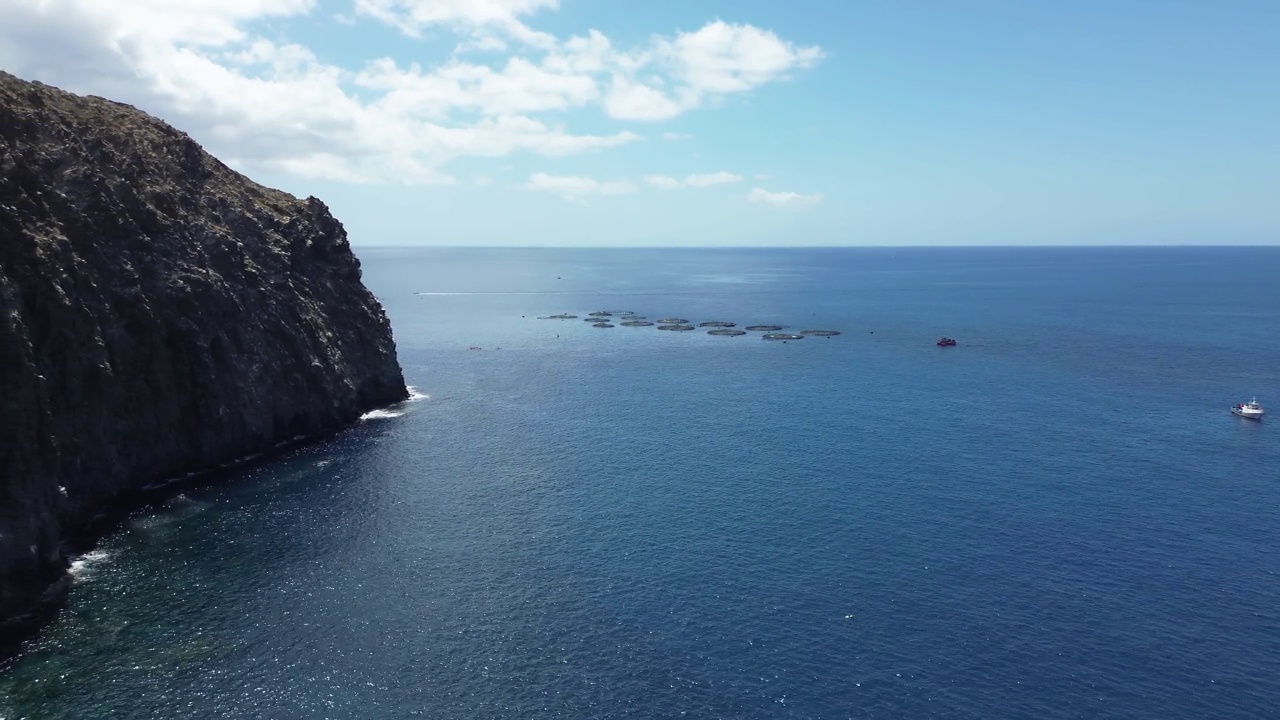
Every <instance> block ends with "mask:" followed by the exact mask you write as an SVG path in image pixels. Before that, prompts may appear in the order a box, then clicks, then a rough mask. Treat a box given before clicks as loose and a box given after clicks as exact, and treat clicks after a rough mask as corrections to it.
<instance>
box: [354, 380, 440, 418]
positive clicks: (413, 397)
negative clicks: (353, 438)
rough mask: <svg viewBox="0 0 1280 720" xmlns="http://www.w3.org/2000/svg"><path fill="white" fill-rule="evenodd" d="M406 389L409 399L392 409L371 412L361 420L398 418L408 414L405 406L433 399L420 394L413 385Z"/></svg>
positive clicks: (393, 406) (362, 416) (386, 408)
mask: <svg viewBox="0 0 1280 720" xmlns="http://www.w3.org/2000/svg"><path fill="white" fill-rule="evenodd" d="M405 389H406V390H408V391H409V397H408V398H407V399H405V400H403V401H401V402H398V403H396V404H395V405H392V406H391V407H385V408H379V409H377V410H370V411H369V412H367V413H365V414H363V415H361V416H360V420H361V421H364V420H386V419H387V418H398V417H400V416H401V415H403V414H405V413H406V412H408V410H407V409H405V405H408V404H409V403H411V402H418V401H419V400H426V399H427V398H429V397H431V396H430V395H426V394H424V393H420V392H418V388H416V387H414V386H412V385H409V386H408V387H406V388H405Z"/></svg>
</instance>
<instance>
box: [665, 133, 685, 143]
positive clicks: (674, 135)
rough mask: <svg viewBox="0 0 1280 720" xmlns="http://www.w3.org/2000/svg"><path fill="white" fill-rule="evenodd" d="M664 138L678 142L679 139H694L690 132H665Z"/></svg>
mask: <svg viewBox="0 0 1280 720" xmlns="http://www.w3.org/2000/svg"><path fill="white" fill-rule="evenodd" d="M662 139H663V140H666V141H667V142H676V141H678V140H692V139H693V136H692V135H689V134H688V133H678V132H664V133H662Z"/></svg>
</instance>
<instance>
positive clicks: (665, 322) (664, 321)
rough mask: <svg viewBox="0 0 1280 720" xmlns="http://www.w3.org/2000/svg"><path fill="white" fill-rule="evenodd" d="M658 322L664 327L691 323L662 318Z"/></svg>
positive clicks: (679, 319) (680, 319) (683, 320)
mask: <svg viewBox="0 0 1280 720" xmlns="http://www.w3.org/2000/svg"><path fill="white" fill-rule="evenodd" d="M658 322H659V323H660V324H662V325H687V324H688V323H689V321H688V320H685V319H684V318H662V319H661V320H659V321H658Z"/></svg>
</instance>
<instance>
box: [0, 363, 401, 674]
mask: <svg viewBox="0 0 1280 720" xmlns="http://www.w3.org/2000/svg"><path fill="white" fill-rule="evenodd" d="M404 394H405V396H404V398H402V399H400V400H396V401H393V402H390V403H386V404H379V405H376V406H374V407H370V408H363V409H360V410H359V411H358V414H357V416H356V418H355V419H354V420H351V421H350V422H348V423H345V424H343V425H341V426H340V427H334V428H329V429H325V430H321V431H319V432H316V433H313V434H311V435H300V436H299V435H295V436H293V437H290V438H287V439H285V440H281V441H279V442H276V443H275V444H274V445H272V446H271V447H269V448H266V449H261V450H253V451H251V452H248V453H245V454H244V455H241V456H239V457H236V458H234V459H231V460H227V461H224V462H221V463H218V464H216V465H214V466H212V467H208V468H203V469H199V470H189V471H187V472H183V473H180V474H177V475H172V476H169V477H167V478H162V479H160V480H155V481H151V482H147V483H145V484H142V485H140V486H138V487H137V488H133V489H130V490H126V491H124V492H121V493H118V494H116V495H115V496H114V497H111V498H108V499H107V500H105V501H104V502H103V503H102V505H101V507H100V508H99V510H98V511H97V512H96V513H94V514H93V516H92V517H90V518H89V519H88V520H86V521H84V522H83V523H80V524H79V525H78V526H77V527H73V528H70V529H69V530H67V531H66V532H64V533H62V535H61V537H60V538H59V546H60V552H59V554H60V565H61V568H60V569H59V571H57V572H56V574H51V576H50V577H49V578H48V579H46V580H45V581H44V587H43V588H42V589H41V590H40V592H39V593H38V594H37V595H36V599H35V602H34V603H33V604H32V605H31V606H30V607H29V609H27V610H26V611H24V612H22V613H19V614H16V615H11V616H9V617H3V618H0V673H4V672H7V671H8V670H9V669H10V668H12V667H13V665H14V664H15V663H17V662H19V661H20V660H21V658H22V655H23V652H24V651H25V649H26V647H25V646H26V645H27V644H28V643H29V642H31V641H32V640H34V639H36V638H38V637H39V636H40V633H41V632H43V631H44V629H45V628H46V627H48V626H49V625H50V624H51V623H53V622H55V621H56V620H57V618H58V615H59V614H61V612H62V610H63V609H65V608H66V606H67V600H68V597H69V593H70V590H71V586H72V584H73V583H74V581H75V578H74V577H73V576H72V574H71V565H72V563H73V562H74V561H75V560H76V559H77V558H79V557H82V556H84V555H85V554H87V553H90V552H92V551H93V550H94V549H96V548H97V546H98V543H100V542H101V541H102V539H103V538H104V537H106V536H107V535H109V534H110V533H112V532H113V531H115V530H117V529H119V528H120V526H121V524H123V523H124V522H125V521H126V520H128V519H129V518H130V517H132V516H134V515H136V514H138V513H154V512H155V510H154V509H155V508H157V507H159V506H161V505H163V504H164V503H165V502H166V501H168V500H171V499H172V498H174V497H176V496H177V495H180V494H182V493H183V492H187V491H191V490H198V489H202V488H208V487H214V486H217V485H220V484H227V483H230V482H232V481H233V480H234V478H233V475H238V474H239V473H242V472H243V471H244V470H247V469H250V468H254V467H260V466H263V465H267V464H269V463H272V462H274V461H276V460H278V459H279V458H280V457H281V456H282V455H284V454H285V453H287V452H290V451H293V450H297V449H299V448H303V447H307V446H310V445H315V444H318V443H320V442H322V441H325V440H329V439H331V438H334V437H336V436H338V435H341V434H342V433H344V432H347V431H348V430H351V429H352V428H354V427H356V426H357V425H359V424H361V423H362V422H364V420H365V415H366V414H368V413H370V412H374V411H377V410H385V409H387V408H392V407H396V406H398V405H403V404H405V403H408V402H413V401H414V400H416V399H421V398H422V397H425V396H422V395H418V394H417V393H415V392H413V391H412V390H410V389H409V387H407V386H406V388H405V389H404Z"/></svg>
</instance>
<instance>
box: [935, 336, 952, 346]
mask: <svg viewBox="0 0 1280 720" xmlns="http://www.w3.org/2000/svg"><path fill="white" fill-rule="evenodd" d="M955 344H956V341H955V340H952V339H951V338H949V337H944V338H942V339H941V340H939V341H938V347H954V346H955Z"/></svg>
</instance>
